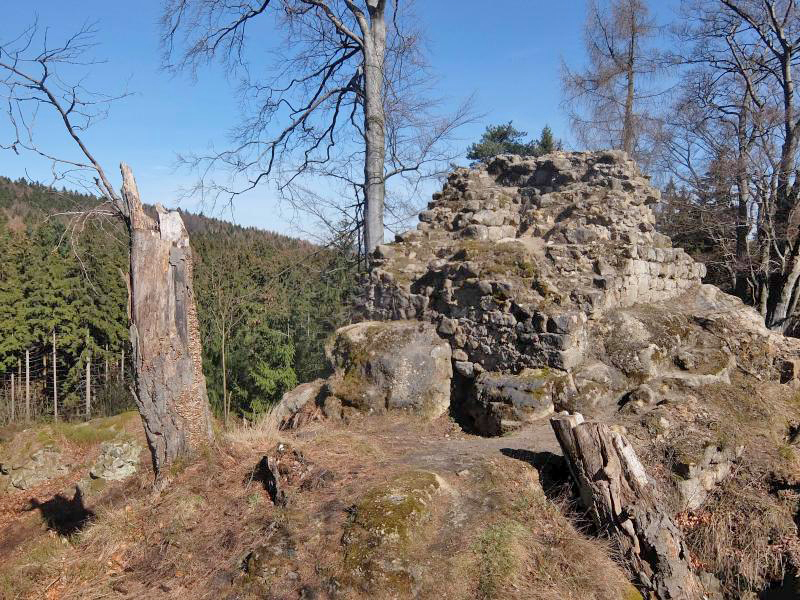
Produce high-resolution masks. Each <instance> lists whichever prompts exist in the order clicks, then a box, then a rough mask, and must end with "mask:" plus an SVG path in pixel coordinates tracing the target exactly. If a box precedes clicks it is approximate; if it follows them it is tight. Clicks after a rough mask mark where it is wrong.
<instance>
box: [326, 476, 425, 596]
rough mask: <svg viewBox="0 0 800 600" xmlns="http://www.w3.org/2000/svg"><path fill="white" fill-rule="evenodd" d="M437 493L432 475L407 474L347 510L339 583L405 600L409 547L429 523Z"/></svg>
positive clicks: (411, 577)
mask: <svg viewBox="0 0 800 600" xmlns="http://www.w3.org/2000/svg"><path fill="white" fill-rule="evenodd" d="M439 489H440V483H439V479H438V477H437V476H436V475H435V474H434V473H430V472H428V471H409V472H406V473H403V474H402V475H399V476H397V477H394V478H392V479H391V480H389V481H387V482H386V483H384V484H382V485H378V486H376V487H374V488H372V489H371V490H369V491H368V492H367V493H366V494H365V495H364V496H363V497H362V498H361V499H360V500H359V501H358V502H357V503H356V504H355V506H353V507H352V510H351V515H352V516H351V519H350V522H349V523H348V524H347V526H346V528H345V534H344V536H343V538H342V540H343V544H344V576H345V579H346V580H348V581H349V582H350V583H351V584H353V585H355V586H357V587H359V588H362V589H367V590H378V589H380V590H384V591H385V592H387V593H390V594H393V593H396V594H399V595H400V596H399V597H408V594H409V593H410V591H411V589H413V587H414V575H413V571H412V567H413V561H412V560H411V556H410V547H411V546H412V545H413V543H414V542H415V541H417V540H418V538H419V537H420V536H421V534H422V532H421V530H422V526H423V525H424V523H426V522H427V521H428V520H429V519H430V517H431V503H432V500H433V498H434V496H435V495H436V494H437V493H438V492H439ZM404 594H405V595H404Z"/></svg>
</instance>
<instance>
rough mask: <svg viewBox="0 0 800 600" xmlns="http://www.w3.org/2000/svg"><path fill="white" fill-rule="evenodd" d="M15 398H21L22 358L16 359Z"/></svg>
mask: <svg viewBox="0 0 800 600" xmlns="http://www.w3.org/2000/svg"><path fill="white" fill-rule="evenodd" d="M17 387H18V388H19V389H18V390H17V398H19V399H20V400H21V399H22V359H21V358H18V359H17Z"/></svg>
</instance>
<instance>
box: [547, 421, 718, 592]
mask: <svg viewBox="0 0 800 600" xmlns="http://www.w3.org/2000/svg"><path fill="white" fill-rule="evenodd" d="M550 423H551V425H552V426H553V430H554V431H555V434H556V437H557V438H558V442H559V444H560V445H561V449H562V450H563V451H564V457H565V458H566V459H567V463H568V465H569V469H570V472H571V473H572V477H573V479H574V480H575V482H576V484H577V485H578V489H579V490H580V496H581V501H582V503H583V505H584V507H585V508H586V509H587V510H588V511H589V513H590V515H591V517H592V519H593V520H594V523H595V526H596V527H597V529H598V530H599V531H604V532H608V533H609V534H610V535H612V536H614V537H615V538H616V539H617V540H618V542H619V546H620V548H621V550H622V552H623V554H624V556H625V558H626V559H628V560H629V561H630V562H631V564H632V566H633V568H634V570H635V571H636V575H637V577H638V579H639V581H640V582H641V583H642V585H643V586H645V587H647V588H648V589H651V590H653V591H654V592H655V594H656V596H657V597H658V598H661V599H663V600H667V599H670V600H676V599H686V600H690V599H691V600H695V599H697V598H702V597H703V595H702V586H701V584H700V582H699V581H698V579H697V578H696V577H695V575H694V573H693V572H692V569H691V566H690V564H689V553H688V550H687V549H686V545H685V544H684V541H683V535H682V534H681V531H680V530H679V529H678V527H677V525H675V523H674V522H673V521H672V519H671V518H670V517H669V515H667V514H666V513H665V512H664V511H663V510H662V509H661V507H660V506H659V502H658V491H657V489H656V488H655V485H654V482H653V481H652V480H651V479H650V477H649V476H648V475H647V473H646V472H645V470H644V467H643V466H642V464H641V463H640V462H639V459H638V457H637V456H636V452H635V451H634V450H633V447H632V446H631V445H630V444H629V443H628V441H627V440H626V439H625V438H624V437H623V436H622V435H620V434H618V433H616V432H613V431H611V430H610V429H609V428H608V427H607V426H605V425H603V424H601V423H591V422H584V421H583V417H582V416H581V415H579V414H576V415H559V416H557V417H554V418H553V419H551V420H550Z"/></svg>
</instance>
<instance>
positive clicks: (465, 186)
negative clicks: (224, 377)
mask: <svg viewBox="0 0 800 600" xmlns="http://www.w3.org/2000/svg"><path fill="white" fill-rule="evenodd" d="M658 199H659V192H658V190H656V189H655V188H654V187H652V186H651V185H650V183H649V181H648V179H647V178H646V177H644V176H643V175H641V174H640V172H639V171H638V169H637V167H636V165H635V164H634V162H633V161H632V160H630V159H628V158H627V156H626V155H625V154H624V153H621V152H592V153H565V152H557V153H553V154H550V155H547V156H543V157H540V158H520V157H516V156H499V157H497V158H495V159H493V160H492V161H490V162H489V163H488V164H485V165H479V166H477V167H475V168H472V169H459V170H456V171H455V172H454V173H453V174H452V175H450V177H449V178H448V180H447V183H446V184H445V185H444V188H443V190H442V192H440V193H436V194H434V196H433V201H432V202H431V203H430V204H429V205H428V209H427V210H425V211H423V212H422V213H421V214H420V223H419V225H418V227H417V229H415V230H411V231H408V232H406V233H403V234H400V235H398V236H397V241H396V242H395V243H393V244H387V245H384V246H380V247H379V248H378V249H377V250H376V252H375V253H374V255H373V256H372V259H371V260H372V269H371V271H370V274H369V275H368V276H366V278H365V280H364V292H363V296H362V297H361V299H360V303H359V306H358V311H359V313H360V314H361V315H362V317H363V318H365V319H380V320H393V319H418V320H421V321H423V322H425V321H427V322H430V323H432V324H433V325H434V326H435V327H436V328H437V331H438V333H439V335H440V336H442V337H443V338H444V339H446V340H448V342H449V343H450V346H451V348H452V357H453V368H454V371H455V373H456V377H457V384H458V385H457V388H458V389H457V390H456V391H457V396H458V398H455V397H454V403H455V404H457V405H458V407H460V408H463V413H464V414H465V415H467V417H468V418H471V419H472V420H473V423H472V425H473V426H474V428H475V429H476V430H477V431H479V432H481V433H484V434H487V435H496V434H498V433H503V432H505V431H507V430H508V428H507V427H504V426H503V425H502V424H499V423H498V419H499V420H500V421H503V420H505V421H506V422H507V424H508V425H509V427H511V428H513V426H514V421H521V422H524V421H526V420H529V419H530V418H533V417H535V416H536V415H539V416H546V415H547V414H548V413H549V410H547V408H548V407H549V404H550V403H553V404H554V408H555V409H556V410H564V409H570V410H583V411H589V412H591V411H594V410H600V409H609V410H610V409H616V407H617V406H618V405H623V404H626V405H627V410H629V411H631V412H633V413H636V414H639V413H641V412H647V411H649V410H652V408H653V407H655V406H656V405H658V404H659V403H660V402H662V401H663V400H664V399H665V398H666V396H665V394H668V392H669V388H670V387H674V386H676V385H681V386H690V387H697V386H705V385H711V384H715V383H729V382H730V375H731V373H732V372H733V371H734V370H735V369H736V368H737V365H742V364H745V363H750V364H753V367H755V368H757V369H763V372H764V374H765V376H766V377H770V378H771V377H772V374H771V373H772V371H774V370H775V365H776V361H778V362H780V360H781V359H780V358H779V357H780V356H782V355H785V354H787V353H786V352H782V349H783V350H785V349H786V348H787V347H791V348H793V349H792V350H791V351H790V352H788V354H792V353H793V352H794V353H795V354H796V347H795V346H796V345H792V342H787V341H786V340H784V339H783V338H779V336H775V335H773V334H771V333H770V332H769V331H767V330H766V329H765V328H764V326H763V323H762V322H761V320H760V318H759V316H758V315H757V314H756V313H755V312H754V311H752V310H751V309H749V308H747V307H745V306H744V305H743V304H742V303H741V301H739V300H738V299H736V298H733V297H731V296H727V295H726V294H724V293H722V292H720V291H719V290H718V289H717V288H714V287H712V286H709V285H703V284H702V282H701V279H702V277H703V276H704V275H705V272H706V270H705V266H704V265H702V264H700V263H697V262H695V261H694V260H693V259H692V258H691V257H689V255H688V254H686V252H684V251H683V250H682V249H680V248H673V247H672V244H671V241H670V239H669V238H668V237H666V236H664V235H662V234H660V233H658V232H657V231H655V229H654V223H655V217H654V214H653V210H652V207H653V205H654V204H655V203H656V202H657V201H658ZM753 361H755V363H754V362H753ZM526 369H551V370H553V372H555V373H560V374H561V375H562V376H565V377H566V380H565V381H564V383H563V385H559V386H555V387H553V386H544V388H543V389H542V391H541V393H538V394H537V395H536V403H535V404H536V406H537V408H536V409H535V410H532V411H526V415H527V417H526V419H519V418H518V417H519V414H520V413H519V411H518V410H517V409H518V408H519V407H520V406H521V405H524V404H526V403H527V402H528V401H527V400H525V401H523V402H522V404H521V403H520V400H522V399H523V396H521V395H520V394H519V393H517V392H514V394H513V395H514V397H515V398H517V400H516V401H511V400H509V396H508V394H505V400H503V401H501V402H500V403H499V404H498V403H497V400H496V398H495V396H496V395H497V392H496V391H494V392H491V393H489V394H488V395H487V391H486V385H484V383H483V382H484V381H485V376H484V375H483V374H484V373H486V372H493V373H502V374H503V375H504V376H512V375H513V376H514V377H517V376H519V375H520V374H521V373H523V371H524V370H526ZM784 370H785V369H784ZM492 377H494V376H492ZM784 377H785V375H784ZM662 384H663V385H662ZM514 386H515V387H516V388H517V389H521V388H520V386H522V387H524V384H523V383H521V382H520V381H517V382H516V383H515V384H514ZM665 386H666V387H665ZM504 387H505V388H508V386H504ZM665 390H666V391H665ZM490 396H491V398H490ZM529 399H530V396H529ZM504 406H505V407H506V408H508V409H509V410H506V409H505V408H503V407H504ZM501 408H503V410H500V409H501ZM509 411H510V412H509ZM511 413H514V415H513V416H512V414H511Z"/></svg>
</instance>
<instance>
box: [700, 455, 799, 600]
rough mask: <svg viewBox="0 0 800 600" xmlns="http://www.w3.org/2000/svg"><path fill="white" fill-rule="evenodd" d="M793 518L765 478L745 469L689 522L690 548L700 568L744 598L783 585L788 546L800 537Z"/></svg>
mask: <svg viewBox="0 0 800 600" xmlns="http://www.w3.org/2000/svg"><path fill="white" fill-rule="evenodd" d="M793 513H794V511H793V509H792V508H790V506H789V505H788V503H787V502H782V501H781V500H780V499H779V498H777V497H776V496H774V495H773V494H771V493H770V490H769V485H768V482H767V481H766V480H765V477H764V476H763V475H757V474H753V473H751V472H747V471H746V470H745V469H739V470H738V472H737V473H736V474H735V475H734V476H732V477H731V478H730V479H728V480H727V481H725V482H723V483H722V484H721V485H720V486H719V488H718V489H717V490H716V491H715V493H714V495H713V496H712V497H711V498H710V499H709V500H708V501H707V502H706V504H705V505H704V506H703V508H702V510H701V511H700V512H698V513H697V514H695V515H692V517H691V519H689V522H688V524H687V525H688V526H687V527H686V529H687V542H688V543H689V546H690V548H691V549H692V553H693V557H694V558H695V560H696V562H697V563H698V564H699V566H701V567H702V568H704V569H706V570H708V571H710V572H712V573H714V574H716V575H717V576H718V577H719V578H720V580H721V581H722V582H723V584H724V586H725V588H726V589H727V591H728V592H729V593H730V594H731V595H732V597H740V596H741V595H742V594H743V593H744V592H748V591H753V590H755V591H759V590H762V589H764V588H765V587H766V586H767V585H768V583H769V582H771V581H779V580H781V579H783V576H784V572H785V568H786V566H787V564H786V563H787V560H786V556H787V550H788V548H787V545H786V542H787V541H790V540H793V539H796V536H797V529H796V527H795V525H794V521H793V517H794V514H793Z"/></svg>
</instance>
